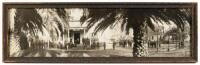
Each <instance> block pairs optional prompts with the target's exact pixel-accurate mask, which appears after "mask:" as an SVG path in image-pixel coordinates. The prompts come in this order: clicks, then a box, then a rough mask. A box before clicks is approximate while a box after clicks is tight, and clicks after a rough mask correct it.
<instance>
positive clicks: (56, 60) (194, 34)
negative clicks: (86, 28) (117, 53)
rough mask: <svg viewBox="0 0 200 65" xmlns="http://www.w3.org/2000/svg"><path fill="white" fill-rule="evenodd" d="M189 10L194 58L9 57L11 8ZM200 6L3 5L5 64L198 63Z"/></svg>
mask: <svg viewBox="0 0 200 65" xmlns="http://www.w3.org/2000/svg"><path fill="white" fill-rule="evenodd" d="M63 7H65V8H76V7H78V8H188V7H191V8H192V9H193V10H192V11H193V15H192V16H193V18H192V20H193V21H192V26H191V27H192V29H191V30H192V35H191V57H138V58H136V57H65V58H61V57H9V48H8V47H9V42H8V40H9V34H8V24H9V23H8V9H9V8H63ZM197 26H198V24H197V3H196V2H188V3H177V2H174V3H153V2H151V3H142V2H139V3H128V2H123V3H119V2H117V3H105V2H99V3H96V2H87V3H81V2H76V3H75V2H67V3H63V2H62V3H61V2H55V3H47V2H46V3H31V2H20V3H19V2H4V3H3V38H2V39H3V62H5V63H195V62H197V59H198V56H197V46H198V45H197V43H198V42H197V40H198V39H197V36H198V34H197V33H198V31H197Z"/></svg>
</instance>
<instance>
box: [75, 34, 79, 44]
mask: <svg viewBox="0 0 200 65" xmlns="http://www.w3.org/2000/svg"><path fill="white" fill-rule="evenodd" d="M74 43H75V44H80V33H79V32H76V33H74Z"/></svg>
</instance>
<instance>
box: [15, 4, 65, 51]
mask: <svg viewBox="0 0 200 65" xmlns="http://www.w3.org/2000/svg"><path fill="white" fill-rule="evenodd" d="M15 10H16V11H15V16H14V32H15V34H17V36H19V45H20V47H21V50H23V49H27V48H28V45H29V44H28V39H27V35H28V34H31V35H33V36H36V35H38V32H42V34H43V32H44V29H46V25H44V24H45V23H44V20H43V18H44V17H42V16H41V15H40V14H39V13H38V9H35V8H29V9H26V8H17V9H15ZM40 10H41V9H40ZM52 10H53V9H52ZM54 12H56V13H57V15H58V16H57V18H60V19H62V20H61V21H54V22H55V23H56V25H57V28H55V29H56V30H57V32H58V31H61V34H60V35H61V36H64V35H63V34H64V26H67V25H64V24H65V23H66V24H67V23H68V21H67V19H68V18H67V14H66V11H65V10H64V9H63V8H57V9H55V11H54ZM57 34H58V33H57ZM63 40H64V38H63Z"/></svg>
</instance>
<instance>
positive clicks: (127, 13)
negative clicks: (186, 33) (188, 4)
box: [81, 8, 191, 57]
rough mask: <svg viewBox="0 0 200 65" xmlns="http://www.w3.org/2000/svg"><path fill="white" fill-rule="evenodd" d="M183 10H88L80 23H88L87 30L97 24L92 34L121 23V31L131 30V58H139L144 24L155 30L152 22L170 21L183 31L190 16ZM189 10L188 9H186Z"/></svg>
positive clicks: (168, 22) (142, 54)
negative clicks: (132, 42) (132, 41)
mask: <svg viewBox="0 0 200 65" xmlns="http://www.w3.org/2000/svg"><path fill="white" fill-rule="evenodd" d="M184 10H185V9H179V8H151V9H148V8H146V9H144V8H132V9H121V8H119V9H117V8H116V9H115V8H110V9H100V8H88V9H85V11H87V12H88V13H87V12H86V13H84V14H85V15H83V16H82V18H81V21H82V22H87V23H88V28H91V27H92V26H93V25H95V24H96V23H97V22H99V24H98V25H97V27H96V28H95V30H94V33H97V32H98V31H103V30H105V29H106V28H108V27H110V26H113V25H115V24H116V23H118V22H122V24H121V25H122V26H121V28H122V30H123V29H124V27H125V29H126V31H127V32H128V31H129V29H130V28H132V29H133V32H134V33H133V36H134V37H133V40H134V46H133V56H134V57H141V56H145V55H146V54H145V49H144V45H143V42H142V41H143V39H142V37H143V35H144V27H145V26H144V24H147V25H148V26H149V27H150V28H151V29H152V30H154V29H155V27H154V24H153V22H161V23H167V24H170V21H172V22H174V23H175V24H176V25H177V27H179V28H181V29H183V27H184V26H183V25H184V24H185V22H184V21H187V22H190V21H188V19H189V17H191V15H188V14H187V13H188V12H186V11H184ZM187 10H190V9H187ZM189 13H190V12H189Z"/></svg>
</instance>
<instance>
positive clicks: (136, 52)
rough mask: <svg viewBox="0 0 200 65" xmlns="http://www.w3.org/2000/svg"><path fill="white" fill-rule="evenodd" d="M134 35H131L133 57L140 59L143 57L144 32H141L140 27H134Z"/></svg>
mask: <svg viewBox="0 0 200 65" xmlns="http://www.w3.org/2000/svg"><path fill="white" fill-rule="evenodd" d="M133 29H134V33H133V36H134V37H133V40H134V45H133V57H141V56H145V55H146V54H145V48H144V44H143V42H142V41H143V39H142V37H143V35H144V32H143V31H142V27H135V28H133Z"/></svg>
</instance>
